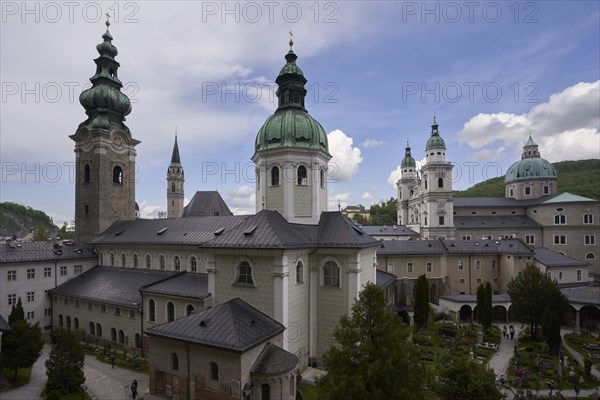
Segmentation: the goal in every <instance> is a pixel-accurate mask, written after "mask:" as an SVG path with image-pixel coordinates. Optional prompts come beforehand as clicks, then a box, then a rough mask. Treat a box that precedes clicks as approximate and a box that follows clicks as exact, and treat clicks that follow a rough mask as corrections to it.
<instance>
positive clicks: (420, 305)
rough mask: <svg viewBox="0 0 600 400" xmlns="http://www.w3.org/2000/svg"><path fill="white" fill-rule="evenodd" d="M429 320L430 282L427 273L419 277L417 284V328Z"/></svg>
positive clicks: (415, 316) (425, 324) (415, 319)
mask: <svg viewBox="0 0 600 400" xmlns="http://www.w3.org/2000/svg"><path fill="white" fill-rule="evenodd" d="M428 320H429V283H428V282H427V277H426V276H425V275H420V276H419V277H418V278H417V284H416V285H415V315H414V322H415V327H416V328H417V330H419V329H421V328H423V327H424V326H427V321H428Z"/></svg>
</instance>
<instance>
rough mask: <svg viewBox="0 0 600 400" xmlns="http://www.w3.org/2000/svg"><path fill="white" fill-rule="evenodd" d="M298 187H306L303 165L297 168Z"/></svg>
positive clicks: (306, 181)
mask: <svg viewBox="0 0 600 400" xmlns="http://www.w3.org/2000/svg"><path fill="white" fill-rule="evenodd" d="M297 174H298V182H297V183H298V185H302V186H306V185H308V176H307V175H308V174H307V172H306V167H305V166H304V165H300V166H299V167H298V171H297Z"/></svg>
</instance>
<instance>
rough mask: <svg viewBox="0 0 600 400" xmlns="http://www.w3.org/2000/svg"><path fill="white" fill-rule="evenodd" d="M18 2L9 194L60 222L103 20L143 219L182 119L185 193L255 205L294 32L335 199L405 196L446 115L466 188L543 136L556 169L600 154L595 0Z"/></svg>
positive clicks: (152, 207)
mask: <svg viewBox="0 0 600 400" xmlns="http://www.w3.org/2000/svg"><path fill="white" fill-rule="evenodd" d="M24 4H25V3H22V2H11V1H7V2H3V3H2V5H1V7H2V24H1V32H0V33H1V38H0V40H1V43H0V44H1V61H0V62H1V69H0V70H1V81H2V102H1V104H0V106H1V114H0V120H1V122H0V124H1V125H0V145H1V147H0V157H1V160H0V161H1V163H2V181H1V185H2V189H1V191H0V200H1V201H14V202H18V203H21V204H25V205H29V206H31V207H34V208H37V209H41V210H44V211H45V212H47V213H48V214H50V215H51V216H53V217H54V219H55V221H56V222H59V223H60V222H62V221H64V220H71V219H72V218H73V216H74V211H73V210H74V182H73V164H74V161H75V157H74V153H73V145H74V143H73V142H72V141H71V140H70V139H69V137H68V136H69V135H71V134H73V133H74V132H75V130H76V128H77V126H78V124H79V123H80V122H82V121H83V120H84V119H85V114H84V110H83V107H81V105H80V104H79V102H78V96H79V93H80V92H81V90H82V88H83V87H84V85H85V84H87V83H88V82H89V81H88V79H89V77H90V76H92V75H93V72H94V70H95V66H94V63H93V59H94V58H96V57H97V52H96V50H95V46H96V44H98V43H100V42H101V40H102V39H101V35H102V34H103V33H104V30H105V26H104V20H105V17H102V15H103V14H104V13H106V12H109V13H110V14H111V15H112V18H111V20H112V24H111V26H110V32H111V34H112V35H113V37H114V41H113V44H114V45H115V46H116V47H117V48H118V50H119V55H118V56H117V60H118V61H119V62H120V63H121V68H120V70H119V77H120V79H121V80H122V81H123V82H124V84H125V88H124V92H125V93H126V94H128V95H129V97H130V98H131V99H132V103H133V104H132V105H133V111H132V113H131V114H130V115H129V116H128V117H127V124H128V126H129V127H130V129H131V131H132V133H133V135H134V137H135V138H136V139H138V140H141V141H142V143H141V144H140V145H138V147H137V152H138V155H137V162H138V173H137V182H138V183H137V186H136V200H137V202H138V203H139V204H140V205H141V206H142V212H143V215H144V216H146V217H149V218H152V217H156V215H157V212H158V211H159V210H161V209H164V208H165V203H166V180H165V178H166V169H167V166H168V163H169V160H170V155H171V150H172V145H173V139H174V134H175V127H176V126H177V131H178V138H179V144H180V152H181V158H182V163H183V165H184V168H185V172H186V186H185V188H186V197H187V198H191V196H192V195H193V193H194V192H195V191H196V190H215V189H216V190H219V191H220V192H221V194H222V195H223V197H224V198H225V200H226V201H227V203H228V204H229V206H230V208H232V210H234V211H235V212H238V213H248V212H254V197H253V196H254V182H253V181H252V179H253V176H254V173H253V165H252V164H251V161H250V157H251V156H252V154H253V146H254V139H255V136H256V133H257V132H258V130H259V129H260V127H261V125H262V123H263V122H264V121H265V120H266V118H267V117H268V116H269V115H270V114H271V113H272V112H273V111H274V110H275V108H276V101H275V99H274V91H275V87H274V84H273V81H274V79H275V77H276V76H277V74H278V71H279V69H280V68H281V67H282V66H283V65H284V63H285V60H284V58H283V56H284V55H285V53H286V52H287V50H288V45H287V42H288V40H289V34H288V32H289V31H290V30H292V31H293V33H294V42H295V44H294V51H295V52H296V54H297V55H298V56H299V58H298V65H299V66H300V67H301V68H302V69H303V71H304V74H305V76H306V78H307V79H308V83H307V89H308V95H307V97H308V98H307V101H306V103H307V108H308V110H309V112H310V113H311V115H312V116H313V117H315V118H316V119H317V120H318V121H319V122H321V124H322V125H323V127H324V128H325V130H326V131H327V132H329V138H330V152H331V153H332V154H333V156H334V158H333V159H332V163H333V164H332V167H331V170H333V171H335V174H334V175H333V176H332V177H330V185H329V196H330V209H335V208H337V201H338V199H339V200H340V201H341V203H342V206H345V205H347V204H358V203H362V204H364V205H367V206H368V205H370V204H372V203H374V202H378V201H380V200H382V199H388V198H390V197H392V196H395V195H396V193H395V190H394V186H393V182H394V181H395V180H396V179H397V178H398V177H399V175H398V171H397V167H398V165H399V164H400V162H401V160H402V158H403V155H404V147H405V144H406V141H407V140H408V141H410V144H411V147H412V153H413V156H414V157H415V158H416V159H417V160H420V159H422V158H423V155H424V146H425V142H426V140H427V137H428V136H429V133H430V129H431V128H430V126H429V125H430V124H431V121H432V117H433V115H434V114H436V115H437V120H438V122H439V124H440V132H441V135H442V137H443V138H444V139H445V141H446V145H447V152H446V154H447V158H448V160H449V161H452V162H454V163H455V174H454V175H455V176H454V187H455V188H458V189H464V188H467V187H469V186H471V185H472V184H474V183H476V182H480V181H482V180H484V179H485V178H486V177H494V176H497V175H499V174H504V172H505V171H506V169H507V167H508V166H509V165H510V164H511V163H512V162H514V161H516V160H517V159H518V158H519V156H520V151H521V147H522V145H523V144H524V143H525V141H526V140H527V135H528V133H529V132H531V131H532V132H533V138H534V140H535V141H536V142H537V143H538V144H539V145H540V151H541V153H542V156H543V157H544V158H547V159H548V160H550V161H552V162H555V161H561V160H574V159H587V158H600V139H599V138H600V134H599V125H600V115H599V114H600V94H599V93H600V92H599V79H600V76H599V75H600V72H599V71H600V50H599V49H600V3H599V2H597V1H532V2H526V1H523V2H514V1H509V2H504V1H497V2H478V1H475V2H460V1H459V2H434V1H428V2H395V1H394V2H392V1H388V2H386V1H369V2H367V1H362V2H359V1H339V2H312V1H311V2H278V1H275V2H228V3H223V2H192V1H181V2H161V1H152V2H151V1H142V2H133V1H126V2H73V3H68V4H69V5H65V3H63V2H56V3H52V2H50V3H47V2H30V3H27V5H25V6H24Z"/></svg>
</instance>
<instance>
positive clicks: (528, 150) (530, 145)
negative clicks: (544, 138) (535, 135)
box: [521, 132, 540, 159]
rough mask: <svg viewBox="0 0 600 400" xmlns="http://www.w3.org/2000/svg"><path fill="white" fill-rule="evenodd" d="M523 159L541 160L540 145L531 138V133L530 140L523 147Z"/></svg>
mask: <svg viewBox="0 0 600 400" xmlns="http://www.w3.org/2000/svg"><path fill="white" fill-rule="evenodd" d="M523 158H540V152H539V150H538V145H537V143H536V142H534V141H533V139H532V138H531V132H530V133H529V139H528V140H527V143H525V145H524V146H523V154H522V155H521V159H523Z"/></svg>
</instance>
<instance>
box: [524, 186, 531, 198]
mask: <svg viewBox="0 0 600 400" xmlns="http://www.w3.org/2000/svg"><path fill="white" fill-rule="evenodd" d="M529 195H531V186H525V196H529Z"/></svg>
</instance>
